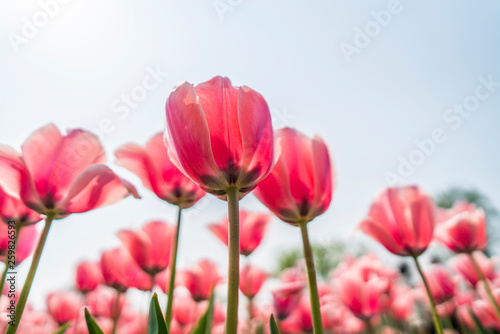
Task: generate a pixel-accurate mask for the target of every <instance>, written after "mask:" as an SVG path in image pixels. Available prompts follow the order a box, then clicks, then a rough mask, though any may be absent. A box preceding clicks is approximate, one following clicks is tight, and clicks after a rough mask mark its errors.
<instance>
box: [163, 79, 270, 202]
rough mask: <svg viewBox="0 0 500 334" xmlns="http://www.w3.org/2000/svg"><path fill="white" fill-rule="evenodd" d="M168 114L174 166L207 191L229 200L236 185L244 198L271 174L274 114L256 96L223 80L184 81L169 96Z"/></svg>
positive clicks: (252, 91) (255, 93)
mask: <svg viewBox="0 0 500 334" xmlns="http://www.w3.org/2000/svg"><path fill="white" fill-rule="evenodd" d="M166 114H167V129H168V131H167V133H168V136H169V140H168V144H169V154H170V155H171V158H172V161H173V162H174V163H175V164H176V165H177V166H178V167H179V168H180V169H181V170H182V171H183V172H184V173H185V174H186V175H187V176H189V177H190V178H191V179H192V180H193V181H195V182H196V183H198V184H199V185H200V186H201V187H202V188H203V189H204V190H206V191H207V192H209V193H212V194H215V195H217V196H219V197H221V198H225V195H226V191H227V189H228V188H229V187H231V186H235V187H236V188H238V189H239V192H240V197H242V196H244V195H245V194H246V193H248V192H250V191H251V190H252V189H253V188H255V186H256V185H257V184H258V183H259V182H260V181H261V180H262V179H264V178H265V177H266V175H267V174H268V173H269V172H270V171H271V169H272V167H273V163H274V138H273V129H272V124H271V115H270V113H269V108H268V106H267V103H266V101H265V100H264V98H263V97H262V96H261V95H260V94H259V93H257V92H256V91H254V90H252V89H250V88H248V87H246V86H241V87H233V86H232V84H231V81H230V80H229V79H228V78H223V77H220V76H218V77H215V78H213V79H211V80H210V81H207V82H204V83H201V84H199V85H197V86H193V85H192V84H190V83H188V82H184V83H182V84H179V85H178V86H177V87H176V88H175V89H174V90H173V91H172V93H171V94H170V96H169V97H168V100H167V104H166Z"/></svg>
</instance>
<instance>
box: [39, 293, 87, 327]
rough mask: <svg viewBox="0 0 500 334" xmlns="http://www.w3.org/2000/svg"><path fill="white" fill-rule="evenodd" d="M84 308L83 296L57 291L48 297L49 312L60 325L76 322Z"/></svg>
mask: <svg viewBox="0 0 500 334" xmlns="http://www.w3.org/2000/svg"><path fill="white" fill-rule="evenodd" d="M82 306H83V300H82V298H81V296H80V295H79V294H77V293H74V292H69V291H57V292H52V293H50V294H49V295H48V296H47V310H48V312H49V314H50V315H51V316H52V318H54V320H55V321H57V323H58V324H59V325H62V324H65V323H67V322H69V321H72V320H75V319H76V318H77V317H78V313H79V311H80V308H81V307H82Z"/></svg>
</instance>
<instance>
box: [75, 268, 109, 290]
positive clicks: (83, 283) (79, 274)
mask: <svg viewBox="0 0 500 334" xmlns="http://www.w3.org/2000/svg"><path fill="white" fill-rule="evenodd" d="M75 282H76V284H75V285H76V288H77V289H78V291H80V292H83V293H87V292H89V291H92V290H94V289H95V288H96V287H97V286H98V285H99V284H102V283H104V278H103V277H102V271H101V264H100V263H99V262H89V261H83V262H81V263H80V264H79V265H78V266H77V267H76V279H75Z"/></svg>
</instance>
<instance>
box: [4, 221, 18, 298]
mask: <svg viewBox="0 0 500 334" xmlns="http://www.w3.org/2000/svg"><path fill="white" fill-rule="evenodd" d="M21 227H22V225H21V223H15V229H16V232H15V233H16V234H15V235H14V267H15V266H17V262H16V259H15V256H16V251H17V240H19V233H21ZM8 272H9V249H8V247H7V252H6V253H5V269H4V270H3V274H2V278H0V279H1V280H2V281H1V282H0V299H1V298H2V296H3V287H4V286H5V279H6V278H7V273H8Z"/></svg>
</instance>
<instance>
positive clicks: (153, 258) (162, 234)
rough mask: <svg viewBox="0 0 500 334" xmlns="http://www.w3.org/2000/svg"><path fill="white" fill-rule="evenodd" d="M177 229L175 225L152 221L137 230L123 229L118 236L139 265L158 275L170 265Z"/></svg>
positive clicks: (146, 270)
mask: <svg viewBox="0 0 500 334" xmlns="http://www.w3.org/2000/svg"><path fill="white" fill-rule="evenodd" d="M175 230H176V228H175V227H174V226H173V225H169V224H166V223H164V222H161V221H152V222H150V223H148V224H146V225H144V226H143V227H142V228H141V229H140V230H137V231H132V230H122V231H120V232H118V237H119V238H120V240H121V241H122V243H123V245H124V246H125V248H126V249H127V250H128V252H129V253H130V255H131V256H132V257H133V258H134V260H135V262H136V263H137V264H138V265H139V267H141V268H142V270H144V271H145V272H147V273H148V274H150V275H156V274H157V273H159V272H160V271H162V270H165V269H166V268H167V266H168V263H169V261H170V250H171V245H172V240H173V238H174V236H175Z"/></svg>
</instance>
